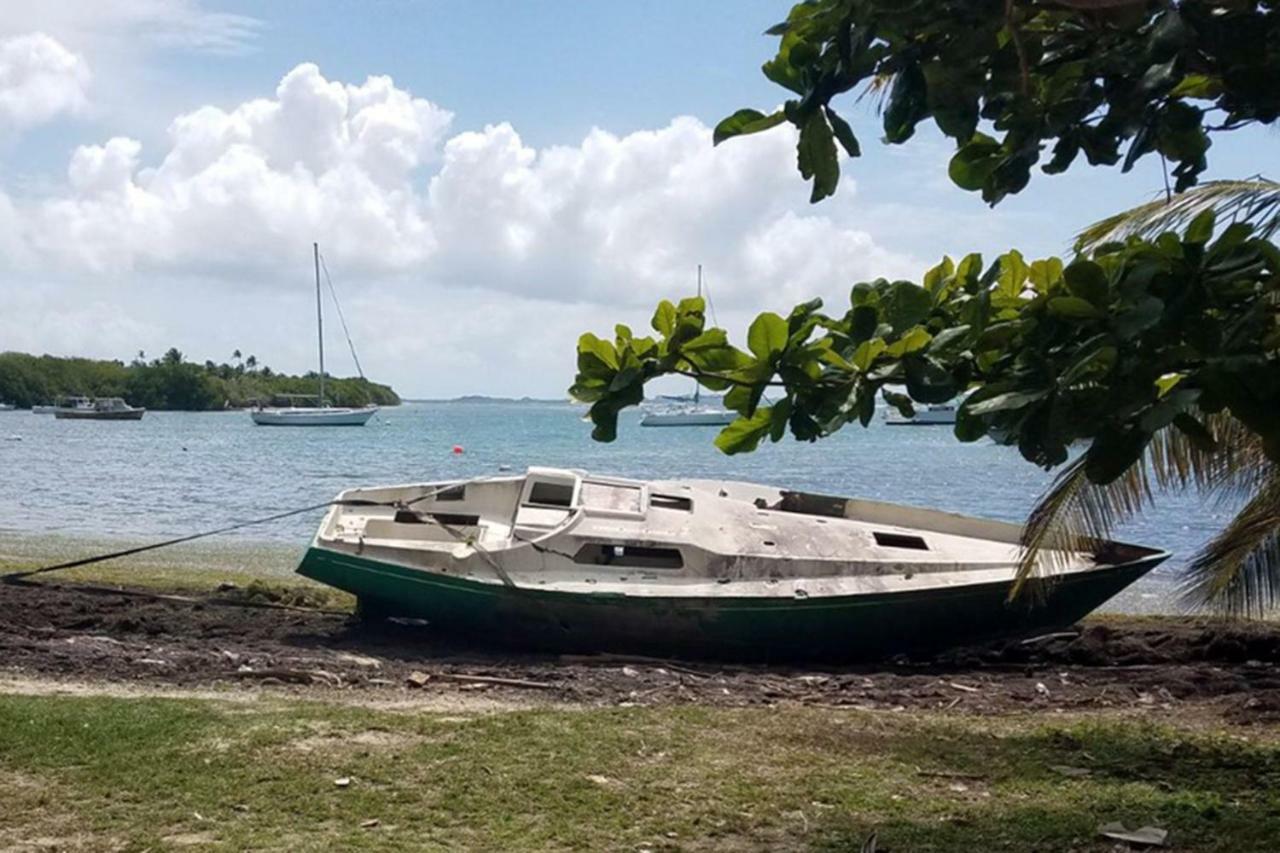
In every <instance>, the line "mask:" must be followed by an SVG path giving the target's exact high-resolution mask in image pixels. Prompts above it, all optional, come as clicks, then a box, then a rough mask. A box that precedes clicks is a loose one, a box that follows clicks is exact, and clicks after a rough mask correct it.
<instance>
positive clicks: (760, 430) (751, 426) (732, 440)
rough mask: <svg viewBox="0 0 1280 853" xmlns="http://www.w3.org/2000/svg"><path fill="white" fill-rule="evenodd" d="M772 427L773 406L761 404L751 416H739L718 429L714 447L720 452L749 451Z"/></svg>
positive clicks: (756, 445)
mask: <svg viewBox="0 0 1280 853" xmlns="http://www.w3.org/2000/svg"><path fill="white" fill-rule="evenodd" d="M772 428H773V407H772V406H761V407H760V408H758V409H756V413H755V414H754V415H752V416H751V417H749V418H747V417H742V416H739V417H738V419H737V420H735V421H734V422H733V423H731V424H729V425H728V426H727V427H725V428H724V429H722V430H720V434H719V435H717V436H716V447H718V448H720V450H721V452H723V453H727V454H729V455H733V454H735V453H750V452H751V451H753V450H755V449H756V448H757V447H758V446H759V445H760V440H761V439H763V438H764V437H765V436H766V435H768V434H769V433H770V431H771V430H772Z"/></svg>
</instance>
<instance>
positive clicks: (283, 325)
mask: <svg viewBox="0 0 1280 853" xmlns="http://www.w3.org/2000/svg"><path fill="white" fill-rule="evenodd" d="M451 121H452V114H451V113H450V112H449V111H448V110H446V109H444V108H442V107H440V106H438V105H436V104H433V103H431V102H430V101H428V100H426V99H423V98H421V97H417V96H415V95H413V94H412V93H411V92H409V91H407V90H406V89H403V88H401V87H398V86H396V85H395V84H394V83H393V81H392V80H391V79H390V78H387V77H371V78H369V79H368V80H366V81H365V82H364V83H362V84H359V85H354V84H347V83H342V82H338V81H333V80H329V79H327V78H325V77H324V76H323V75H322V74H321V73H320V71H319V69H318V68H316V66H314V65H311V64H303V65H299V66H297V67H296V68H294V69H293V70H292V71H290V72H289V73H288V74H286V75H285V76H284V78H283V79H282V80H281V81H280V83H279V85H278V86H277V87H276V90H275V92H274V94H273V95H272V96H271V97H268V98H259V99H254V100H249V101H246V102H244V103H241V104H239V105H238V106H235V107H234V108H231V109H222V108H219V107H214V106H204V107H200V108H199V109H196V110H193V111H191V112H187V113H185V114H183V115H180V116H178V117H177V118H176V119H174V120H173V121H172V122H171V123H170V125H169V129H168V135H167V141H166V148H165V150H163V151H160V152H156V153H154V154H149V152H148V151H146V150H145V149H144V148H143V147H142V146H141V144H140V143H139V142H137V141H136V140H133V139H129V138H125V137H116V138H112V139H109V140H107V141H106V142H105V143H102V144H96V145H82V146H80V147H78V148H77V149H76V150H75V151H74V153H73V154H72V156H71V158H70V162H69V164H68V167H67V175H66V182H65V184H64V185H63V186H62V187H60V188H58V189H57V190H55V191H53V192H51V193H48V194H46V195H44V196H41V197H25V198H14V199H13V200H12V205H11V206H8V207H6V206H3V205H0V219H4V218H6V217H7V218H8V219H11V220H15V221H16V222H18V223H19V224H20V227H18V228H16V229H15V231H14V233H16V234H18V235H20V236H19V237H17V238H10V244H13V245H6V244H3V243H0V266H2V265H3V262H4V260H5V259H7V260H8V265H9V266H10V267H11V268H14V267H18V266H21V267H22V268H23V269H24V270H26V271H28V272H31V271H35V272H38V273H40V274H41V275H49V274H55V273H56V275H57V277H58V278H59V280H60V281H62V282H64V283H65V287H66V289H68V290H70V289H75V290H77V291H78V292H80V293H82V294H84V296H83V297H82V298H83V299H84V300H85V301H94V300H104V299H105V300H108V301H110V302H111V303H112V304H114V305H127V306H128V310H129V316H133V317H137V318H139V319H138V322H139V323H141V324H142V325H141V326H140V327H139V329H140V330H143V331H145V332H146V335H147V336H148V337H147V339H146V340H139V341H138V342H137V343H136V345H134V346H132V347H131V348H130V349H129V350H128V351H127V352H125V353H122V354H121V355H122V356H128V355H130V354H131V353H132V351H133V350H134V349H136V348H145V349H148V350H149V351H150V350H157V351H159V350H161V349H164V348H167V347H168V346H170V345H174V344H177V345H178V346H179V347H180V348H182V349H184V350H186V351H188V352H189V353H190V354H191V355H192V357H197V358H201V359H202V358H204V357H214V358H222V357H223V356H222V355H220V353H221V352H222V350H226V351H228V352H229V351H230V349H232V348H237V347H238V348H241V349H244V350H246V351H255V352H256V353H257V355H258V356H259V358H261V359H263V360H264V361H266V362H268V363H270V364H272V366H273V367H277V368H283V369H305V368H306V367H307V366H309V361H310V359H309V355H308V353H309V346H310V344H309V343H308V342H309V340H310V337H311V336H310V334H309V332H308V330H307V329H306V328H304V327H305V326H306V324H307V323H309V322H310V320H308V319H307V317H308V315H309V312H308V311H307V310H306V307H305V300H306V299H307V295H306V285H305V281H306V278H307V275H308V273H309V260H310V258H309V250H310V243H311V242H312V241H313V240H318V241H319V242H320V244H321V247H322V251H323V252H324V253H325V255H326V257H327V258H328V263H329V266H330V268H331V269H332V270H333V272H334V275H335V277H336V278H337V280H338V284H339V287H340V288H341V289H342V291H343V293H344V295H345V297H346V298H347V299H348V300H350V301H351V302H352V303H353V304H352V305H351V306H350V310H349V312H348V313H349V317H350V319H351V321H352V324H353V327H354V328H353V332H354V334H355V337H356V340H357V342H358V343H362V347H363V349H365V350H366V351H367V353H368V359H367V362H368V363H367V366H368V367H369V369H370V372H371V374H373V375H376V376H380V377H386V378H388V379H389V380H391V381H393V382H395V383H396V384H398V385H400V386H401V387H402V388H407V389H408V390H409V391H411V392H416V393H455V392H456V393H461V392H464V391H468V390H502V391H505V392H508V393H510V392H514V391H516V390H517V389H518V388H520V387H521V386H525V387H526V388H527V389H528V390H529V391H530V392H532V391H533V389H536V392H537V393H549V392H550V393H555V392H557V391H559V390H560V389H562V388H563V387H564V386H565V385H567V384H568V379H569V378H570V376H569V374H570V373H571V371H572V363H573V360H572V350H573V341H574V339H575V338H576V335H577V333H578V332H580V331H582V330H584V329H585V328H594V329H595V330H597V331H605V330H608V329H610V328H611V326H612V323H613V322H615V321H618V320H625V321H628V322H631V323H633V324H634V325H635V326H637V327H640V328H643V327H645V326H647V321H648V315H649V313H650V312H651V311H652V307H653V304H654V303H655V301H656V300H657V299H659V298H663V297H679V296H683V295H688V294H689V293H690V292H691V291H692V290H693V285H694V267H695V265H696V264H699V263H701V264H703V265H704V266H705V268H706V270H707V275H708V281H709V282H710V285H711V293H712V295H713V297H714V300H715V304H716V306H717V307H718V308H719V309H720V320H721V322H722V323H725V324H740V323H743V322H745V321H746V320H747V319H748V317H749V315H750V313H751V312H754V311H758V310H764V309H766V308H772V309H775V310H786V309H787V308H789V307H790V305H791V304H793V303H794V302H797V301H800V300H802V299H806V298H809V297H811V296H813V295H815V294H821V295H824V296H827V297H830V298H832V299H834V300H836V302H837V305H839V304H843V300H845V299H847V293H848V287H849V285H850V284H851V283H853V282H855V281H858V280H860V279H863V278H867V277H872V276H877V275H886V276H911V275H915V274H917V273H918V272H919V271H920V270H921V268H922V263H921V262H920V261H919V260H917V259H915V258H912V257H909V256H906V255H903V254H900V253H895V252H892V251H889V250H887V249H885V248H884V247H883V246H881V245H879V244H878V243H877V242H876V241H875V240H874V239H873V238H872V237H871V236H870V234H869V233H868V231H867V228H866V225H867V223H866V221H865V219H862V220H860V218H859V217H860V216H863V214H860V213H859V210H858V208H857V203H856V201H855V198H856V189H857V187H856V186H855V185H854V183H853V181H851V180H848V179H846V183H845V184H844V185H843V186H842V193H841V197H840V199H838V200H836V201H833V202H832V203H829V204H828V205H824V206H823V207H822V208H821V212H820V213H818V212H815V209H814V208H811V207H809V206H808V205H806V204H805V202H804V196H805V195H806V193H805V192H804V189H803V186H802V185H801V182H800V180H799V179H798V178H797V177H796V175H795V138H794V136H793V135H791V134H790V133H788V132H787V131H785V130H779V131H775V132H773V133H769V134H764V135H762V136H760V137H753V138H750V139H744V140H739V141H735V143H734V144H731V145H725V146H721V147H719V148H715V147H712V145H711V131H710V129H709V128H708V127H706V126H705V125H703V124H702V123H701V122H700V121H698V120H697V119H694V118H689V117H680V118H676V119H673V120H672V121H671V122H670V123H669V124H668V125H666V126H665V127H661V128H658V129H655V130H646V131H639V132H634V133H630V134H626V135H617V134H613V133H609V132H607V131H605V130H599V129H597V130H593V131H591V132H590V133H589V134H588V135H587V136H586V137H585V138H584V139H583V140H582V141H581V142H580V143H579V144H577V145H562V146H553V147H548V148H543V149H535V148H533V147H531V146H529V145H527V144H525V143H524V141H523V140H522V139H521V138H520V135H519V133H518V132H517V130H516V129H515V128H514V127H512V126H511V125H510V124H506V123H503V124H496V125H491V126H487V127H484V128H483V129H481V130H476V131H465V132H461V133H456V134H454V135H453V136H451V137H450V136H449V132H450V124H451ZM0 201H3V198H2V197H0ZM15 241H16V244H15ZM2 275H3V273H2V272H0V276H2ZM0 280H3V279H2V278H0ZM179 293H181V296H179ZM229 293H234V298H230V299H228V298H227V297H228V294H229ZM144 294H145V295H144ZM196 306H199V307H198V308H196ZM836 310H838V308H837V309H836ZM285 317H287V318H288V319H287V320H286V319H283V318H285ZM155 330H162V331H159V332H156V331H155ZM200 340H203V341H206V342H207V347H208V348H207V349H203V350H202V349H201V347H200V346H199V345H198V344H197V343H196V341H200ZM255 341H256V343H255ZM95 346H96V344H95ZM272 347H274V350H273V349H272ZM495 353H501V354H502V355H501V356H500V357H499V358H500V361H501V362H502V364H503V365H505V366H504V367H502V368H501V369H498V370H494V369H493V365H494V364H495V362H494V354H495ZM98 354H103V353H101V352H98ZM379 364H381V365H383V366H384V369H383V370H381V371H380V370H377V369H376V366H377V365H379ZM420 364H443V365H444V366H445V367H447V368H448V370H442V371H438V372H437V373H436V376H437V377H440V376H448V377H449V378H448V380H447V385H446V384H445V382H446V380H443V379H440V378H436V379H434V380H431V381H428V380H427V379H425V378H424V375H423V374H422V372H421V371H420V370H419V369H418V368H417V365H420ZM513 365H514V367H513ZM557 368H558V370H557ZM397 373H399V375H397ZM531 375H537V376H539V377H542V378H539V379H538V380H537V381H536V382H534V383H530V382H529V380H528V377H529V376H531ZM442 386H443V387H442Z"/></svg>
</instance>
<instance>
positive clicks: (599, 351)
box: [578, 332, 618, 380]
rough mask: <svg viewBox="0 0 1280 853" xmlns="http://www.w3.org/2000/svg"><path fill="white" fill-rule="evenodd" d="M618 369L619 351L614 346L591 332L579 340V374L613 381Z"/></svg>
mask: <svg viewBox="0 0 1280 853" xmlns="http://www.w3.org/2000/svg"><path fill="white" fill-rule="evenodd" d="M617 369H618V351H617V350H616V349H614V346H613V344H611V343H610V342H608V341H603V340H601V339H600V338H597V337H596V336H595V335H593V334H591V333H590V332H587V333H585V334H584V335H582V337H580V338H578V373H579V374H580V375H582V376H587V377H597V378H606V379H609V380H612V378H613V374H614V373H615V372H616V371H617Z"/></svg>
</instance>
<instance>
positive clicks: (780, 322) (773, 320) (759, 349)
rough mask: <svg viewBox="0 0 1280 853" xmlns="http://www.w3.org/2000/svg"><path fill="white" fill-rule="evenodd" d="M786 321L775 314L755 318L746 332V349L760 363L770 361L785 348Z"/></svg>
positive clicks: (787, 336) (765, 314) (786, 335)
mask: <svg viewBox="0 0 1280 853" xmlns="http://www.w3.org/2000/svg"><path fill="white" fill-rule="evenodd" d="M788 339H789V335H788V334H787V321H786V320H784V319H782V318H781V317H779V316H778V315H777V314H773V313H764V314H761V315H760V316H758V317H756V318H755V320H753V321H752V323H751V328H750V329H749V330H748V331H747V348H748V349H750V350H751V352H752V353H754V354H755V357H756V358H758V359H760V360H761V361H770V360H772V359H774V358H775V357H776V356H777V355H778V354H779V353H781V352H782V351H783V350H784V349H786V346H787V340H788Z"/></svg>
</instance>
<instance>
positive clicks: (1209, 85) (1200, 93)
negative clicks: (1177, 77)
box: [1169, 74, 1222, 101]
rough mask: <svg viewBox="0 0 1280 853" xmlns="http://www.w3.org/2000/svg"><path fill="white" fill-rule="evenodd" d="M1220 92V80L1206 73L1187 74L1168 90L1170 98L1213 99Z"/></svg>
mask: <svg viewBox="0 0 1280 853" xmlns="http://www.w3.org/2000/svg"><path fill="white" fill-rule="evenodd" d="M1221 94H1222V80H1221V79H1219V78H1217V77H1211V76H1209V75H1208V74H1188V75H1186V76H1185V77H1183V78H1182V81H1181V82H1180V83H1178V85H1176V86H1174V87H1173V89H1172V91H1170V92H1169V97H1171V98H1200V99H1203V100H1210V101H1211V100H1213V99H1214V98H1216V97H1218V96H1219V95H1221Z"/></svg>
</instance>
